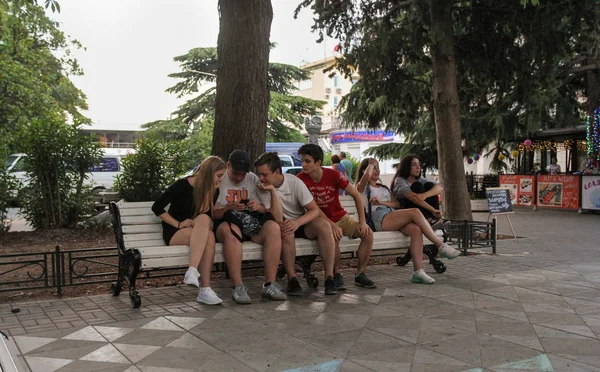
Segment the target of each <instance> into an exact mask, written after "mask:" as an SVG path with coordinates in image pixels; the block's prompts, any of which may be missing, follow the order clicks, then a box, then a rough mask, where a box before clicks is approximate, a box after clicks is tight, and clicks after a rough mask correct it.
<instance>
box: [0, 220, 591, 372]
mask: <svg viewBox="0 0 600 372" xmlns="http://www.w3.org/2000/svg"><path fill="white" fill-rule="evenodd" d="M479 219H481V218H479ZM483 219H485V216H484V217H483ZM511 219H513V222H514V224H515V228H516V229H517V233H518V234H519V235H520V236H525V235H526V236H527V238H525V239H517V240H503V241H499V243H498V244H499V246H498V252H499V254H498V255H496V256H492V255H488V254H482V255H477V256H468V257H459V258H458V259H456V260H453V261H447V266H448V270H447V271H446V272H445V273H444V274H438V273H435V272H434V270H433V269H432V268H431V266H429V265H425V269H426V270H427V272H428V273H430V274H431V275H432V276H433V277H434V278H435V279H436V284H434V285H430V286H427V285H418V284H412V283H410V275H411V270H410V265H409V266H407V267H397V266H395V265H389V266H388V265H382V266H376V267H369V269H368V271H367V272H368V274H369V276H370V277H371V278H372V279H373V280H374V281H375V282H376V283H377V284H378V288H377V289H375V290H367V289H364V288H358V287H355V286H352V285H349V286H348V289H347V290H346V291H344V292H343V293H341V294H340V295H338V296H324V295H323V293H322V284H321V287H319V290H312V289H308V288H307V287H306V286H303V287H304V290H305V291H304V292H305V293H304V295H303V296H302V297H299V298H291V299H290V300H289V301H285V302H270V301H267V300H264V299H262V298H261V297H260V292H259V291H260V286H261V284H262V278H244V280H245V284H246V285H247V286H248V288H249V293H250V295H251V296H252V299H253V304H252V305H249V306H239V305H237V304H235V303H234V302H233V301H232V300H231V287H230V283H229V281H227V280H223V281H218V282H215V283H213V284H214V289H215V291H216V292H217V293H218V294H219V295H220V296H222V298H223V299H224V304H223V305H221V306H215V307H209V306H205V305H201V304H198V303H196V301H195V296H196V294H197V289H195V288H191V287H189V286H177V287H165V288H155V289H151V290H144V291H141V296H142V307H141V308H139V309H131V307H130V304H129V298H128V297H127V294H126V291H124V292H123V293H122V295H121V296H120V297H116V298H115V297H112V296H110V295H96V296H90V297H82V298H72V299H64V300H50V301H40V302H35V301H30V302H27V303H20V304H2V305H0V321H1V323H2V329H3V330H7V331H8V332H7V333H8V334H9V335H11V336H13V337H15V340H16V343H17V345H18V347H19V350H20V353H21V354H22V356H20V357H21V358H23V357H24V360H25V361H26V364H27V365H28V368H29V369H30V370H32V371H34V372H36V371H44V372H45V371H50V370H52V371H54V370H58V371H88V370H89V371H115V372H116V371H128V372H134V371H135V372H145V371H159V370H160V371H169V372H175V371H215V370H223V369H231V370H236V371H238V370H239V371H244V370H248V371H256V370H258V371H280V370H286V369H300V370H331V371H334V370H335V371H368V370H372V371H387V370H396V371H466V370H471V371H504V372H506V371H510V370H523V368H524V366H527V368H528V369H527V370H540V371H542V370H546V371H552V370H554V371H562V370H566V371H578V370H579V371H592V370H600V340H599V335H600V296H599V294H600V255H598V253H597V240H596V239H595V238H593V237H592V236H590V234H584V233H582V232H585V231H590V229H592V228H597V226H598V223H599V222H600V217H599V216H592V215H576V214H566V213H561V212H557V213H535V212H532V211H530V210H518V211H517V213H515V215H514V217H512V216H511ZM553 226H555V227H556V228H554V227H553ZM499 228H500V231H501V232H503V231H504V232H506V231H508V226H506V224H505V222H503V221H502V220H499ZM525 232H527V233H525ZM574 239H576V240H577V244H576V245H573V244H572V242H573V241H574ZM565 247H568V249H565ZM344 274H345V275H346V278H352V275H353V271H352V270H347V271H344ZM317 275H320V273H318V274H317ZM347 281H348V280H347ZM282 284H285V283H284V282H282ZM13 308H19V309H20V311H19V312H18V313H16V314H13V313H12V312H11V309H13ZM311 368H312V369H311Z"/></svg>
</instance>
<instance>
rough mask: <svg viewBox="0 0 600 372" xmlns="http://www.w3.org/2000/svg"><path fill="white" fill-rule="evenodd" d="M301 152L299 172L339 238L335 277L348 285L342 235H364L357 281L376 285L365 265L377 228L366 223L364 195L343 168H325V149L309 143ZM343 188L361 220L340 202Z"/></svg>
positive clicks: (336, 282)
mask: <svg viewBox="0 0 600 372" xmlns="http://www.w3.org/2000/svg"><path fill="white" fill-rule="evenodd" d="M298 154H299V155H300V156H301V157H302V169H303V172H301V173H300V174H298V178H300V179H301V180H302V181H303V182H304V183H305V184H306V186H307V187H308V190H310V193H311V194H312V196H313V198H314V199H315V201H316V202H317V205H319V208H320V209H321V213H322V214H323V215H324V216H325V217H327V218H328V220H329V222H330V223H331V229H332V230H333V236H334V238H335V241H336V244H335V260H334V267H333V273H334V276H333V280H334V281H335V285H336V287H337V289H338V290H341V289H346V288H345V286H344V277H343V276H342V274H341V273H340V243H339V242H340V240H341V239H342V236H347V237H349V238H360V240H361V242H360V244H359V246H358V251H357V253H358V268H357V274H356V276H355V277H354V284H356V285H358V286H361V287H365V288H375V287H376V285H375V283H373V281H371V280H370V279H369V278H367V276H366V275H365V269H366V268H367V263H368V262H369V257H370V256H371V251H372V249H373V231H371V228H369V226H368V225H367V223H366V219H365V211H364V209H363V205H362V199H361V196H360V194H359V193H358V191H356V189H355V188H354V186H352V185H351V184H350V182H349V181H348V179H347V178H346V177H345V176H344V175H343V174H342V173H340V172H338V171H336V170H334V169H330V168H322V167H321V164H322V163H323V150H322V149H321V148H320V147H319V146H317V145H314V144H307V145H303V146H302V147H300V149H299V150H298ZM340 190H344V191H346V193H347V194H348V195H350V196H352V198H353V199H354V203H355V205H356V210H357V212H358V219H359V220H358V221H357V220H355V219H354V218H352V217H350V216H349V215H348V212H346V211H345V210H344V208H342V205H341V204H340V198H339V194H340Z"/></svg>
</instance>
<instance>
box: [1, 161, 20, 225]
mask: <svg viewBox="0 0 600 372" xmlns="http://www.w3.org/2000/svg"><path fill="white" fill-rule="evenodd" d="M16 192H17V180H16V179H15V178H14V177H13V176H12V175H11V174H10V173H8V172H7V171H6V169H5V168H4V165H0V235H2V234H3V233H6V232H8V230H10V222H9V221H8V220H7V219H6V216H7V214H8V208H10V207H11V205H12V204H13V203H14V200H15V195H16Z"/></svg>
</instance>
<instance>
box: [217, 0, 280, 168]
mask: <svg viewBox="0 0 600 372" xmlns="http://www.w3.org/2000/svg"><path fill="white" fill-rule="evenodd" d="M219 12H220V24H219V26H220V28H219V39H218V44H217V55H218V56H219V57H218V61H217V96H216V108H215V128H214V132H213V140H212V153H213V154H214V155H218V156H221V157H223V158H225V159H227V156H228V155H229V153H231V151H233V150H235V149H243V150H246V151H247V152H248V153H249V154H250V158H251V159H255V158H256V157H257V156H258V155H260V154H261V153H263V152H264V151H265V143H266V136H267V115H268V110H269V88H268V86H267V82H268V75H267V70H268V66H269V36H270V34H271V21H272V20H273V8H272V6H271V1H270V0H243V1H240V0H219Z"/></svg>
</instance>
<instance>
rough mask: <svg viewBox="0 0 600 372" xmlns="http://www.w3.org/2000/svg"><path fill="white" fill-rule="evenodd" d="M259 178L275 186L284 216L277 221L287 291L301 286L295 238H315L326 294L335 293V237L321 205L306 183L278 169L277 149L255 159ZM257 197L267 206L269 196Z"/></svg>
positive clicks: (296, 293) (295, 291)
mask: <svg viewBox="0 0 600 372" xmlns="http://www.w3.org/2000/svg"><path fill="white" fill-rule="evenodd" d="M254 166H255V167H256V171H257V173H258V175H259V179H260V182H261V183H262V184H265V185H272V186H274V187H275V189H276V190H277V195H278V196H279V201H280V202H281V208H282V212H283V216H282V217H283V218H282V219H281V220H280V221H277V222H279V223H280V225H281V233H282V235H283V237H282V261H283V267H284V268H285V271H286V273H287V276H288V286H287V294H288V295H292V296H299V295H301V294H302V287H300V283H299V282H298V279H297V278H296V270H295V269H294V263H295V261H296V240H295V239H297V238H304V239H311V240H312V239H317V245H318V246H319V252H320V254H321V259H322V260H323V266H324V268H325V294H326V295H333V294H336V293H338V292H337V288H336V286H335V282H334V280H333V263H334V257H335V240H334V237H333V232H332V231H331V225H330V223H329V221H328V220H325V219H324V218H323V217H319V215H320V209H319V206H318V205H317V203H316V202H315V201H314V199H313V196H312V194H311V193H310V191H309V190H308V187H306V185H305V184H304V182H302V181H301V180H300V179H298V178H297V177H296V176H294V175H291V174H288V173H286V174H282V173H281V160H280V159H279V156H278V155H277V153H276V152H266V153H264V154H262V155H261V156H260V157H259V158H258V159H256V161H255V162H254ZM259 200H260V201H261V203H262V204H264V206H265V207H266V208H267V210H269V209H270V208H271V200H272V199H271V198H266V197H261V196H260V195H259Z"/></svg>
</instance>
